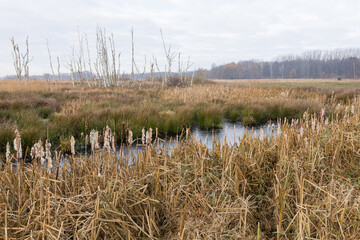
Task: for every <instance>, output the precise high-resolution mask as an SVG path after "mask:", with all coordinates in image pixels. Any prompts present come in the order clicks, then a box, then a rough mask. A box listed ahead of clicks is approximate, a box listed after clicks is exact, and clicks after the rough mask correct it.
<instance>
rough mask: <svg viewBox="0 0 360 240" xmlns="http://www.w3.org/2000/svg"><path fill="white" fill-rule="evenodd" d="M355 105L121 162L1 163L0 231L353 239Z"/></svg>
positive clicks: (106, 157)
mask: <svg viewBox="0 0 360 240" xmlns="http://www.w3.org/2000/svg"><path fill="white" fill-rule="evenodd" d="M359 110H360V103H359V101H358V100H353V101H352V102H351V103H349V105H345V106H344V105H339V106H338V107H337V109H336V110H335V112H334V114H333V115H332V116H331V117H330V118H328V117H327V116H326V115H325V112H324V111H321V112H319V113H316V114H315V115H310V114H308V113H306V114H304V115H303V116H302V117H301V118H299V119H298V120H294V121H293V122H292V124H288V122H284V123H283V124H282V125H281V126H279V131H277V132H281V133H282V134H277V133H276V134H275V135H274V137H270V138H262V137H261V136H260V134H259V135H255V134H245V135H244V137H243V138H241V139H240V140H239V141H238V142H235V143H234V144H228V143H227V142H223V143H221V142H220V141H213V143H212V148H208V147H207V146H206V145H204V144H201V143H199V141H196V139H195V138H194V137H189V138H183V140H180V144H176V145H175V146H174V147H173V148H172V149H171V153H169V151H168V149H166V148H165V149H163V151H161V150H162V149H161V148H154V146H153V145H152V143H149V144H147V145H146V147H145V150H144V151H143V152H142V153H141V154H139V155H137V157H136V158H135V159H134V160H135V161H134V162H133V163H132V164H122V161H119V159H118V158H116V157H115V156H114V155H113V154H111V153H109V154H106V153H105V154H96V153H94V154H91V155H90V156H83V157H80V158H79V159H77V160H76V161H74V160H72V159H71V158H66V157H65V158H64V156H62V155H57V156H56V157H55V156H54V157H53V160H54V161H53V164H52V166H46V165H45V166H40V165H39V164H37V162H34V164H31V165H28V166H27V167H24V168H23V171H18V172H14V169H13V166H12V163H10V162H6V161H2V162H1V168H0V182H1V185H0V216H1V217H0V237H1V238H5V239H10V238H16V239H27V238H48V239H69V238H74V239H77V238H84V239H89V238H91V239H105V238H107V239H110V238H118V239H206V238H213V239H216V238H218V239H239V238H244V239H275V238H277V239H299V238H304V239H305V238H308V239H310V238H313V239H314V238H315V239H338V238H339V237H340V238H342V239H359V237H360V235H359V232H360V231H359V229H360V217H359V204H360V197H359V196H360V185H359V183H360V170H359V169H360V165H359V163H360V155H359V153H358V149H359V148H360V132H359V126H360V115H359ZM228 131H229V132H230V129H228ZM159 150H160V151H159ZM15 156H16V154H15V153H14V154H12V157H15ZM60 160H61V161H67V164H63V165H62V166H60V165H59V164H58V163H59V162H60Z"/></svg>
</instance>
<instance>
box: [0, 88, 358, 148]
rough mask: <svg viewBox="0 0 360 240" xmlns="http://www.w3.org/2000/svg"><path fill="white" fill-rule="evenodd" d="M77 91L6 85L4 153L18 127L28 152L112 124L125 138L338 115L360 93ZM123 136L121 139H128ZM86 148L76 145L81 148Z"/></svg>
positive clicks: (0, 134)
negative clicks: (340, 106) (129, 134)
mask: <svg viewBox="0 0 360 240" xmlns="http://www.w3.org/2000/svg"><path fill="white" fill-rule="evenodd" d="M150 86H151V87H149V86H146V84H145V82H144V84H143V88H142V89H138V88H107V89H95V88H91V89H90V88H88V87H86V86H85V87H84V88H81V87H77V88H72V87H71V84H70V83H63V84H62V85H60V83H59V84H58V85H56V86H55V85H46V83H45V82H44V81H32V82H31V81H30V82H28V83H18V82H17V81H2V82H0V152H4V151H5V147H6V146H5V145H6V143H7V142H10V141H12V139H13V138H14V137H15V136H14V130H15V129H16V128H17V129H19V131H20V133H21V136H22V144H23V151H24V153H25V151H26V149H28V153H29V150H30V147H31V146H33V144H34V143H35V142H37V141H38V139H40V138H41V139H43V140H44V139H50V141H51V142H52V143H53V145H57V146H60V145H61V146H62V147H63V150H69V148H68V147H67V146H69V144H70V137H71V136H74V137H75V138H76V139H79V138H81V136H82V134H83V136H85V135H86V134H88V133H89V131H90V130H91V129H96V130H98V131H102V130H103V129H104V128H105V127H106V126H107V125H108V126H109V127H110V128H111V129H112V131H114V132H116V135H117V136H121V133H122V131H123V123H124V125H125V128H129V129H132V131H133V134H134V137H135V138H137V137H140V135H141V130H142V129H143V128H144V127H145V128H147V129H148V128H150V127H151V128H153V129H155V128H158V131H159V135H161V136H165V135H168V136H169V135H171V136H175V135H176V134H179V133H180V132H181V131H182V129H183V128H187V127H192V126H195V125H197V126H200V127H202V128H206V129H212V128H219V127H221V123H222V121H224V120H229V121H233V122H242V123H243V124H244V125H246V126H256V125H257V126H258V125H261V124H265V123H267V122H268V121H269V120H273V121H276V120H277V119H284V118H285V117H286V118H288V119H292V118H298V117H300V116H302V114H303V113H304V112H305V111H306V110H307V111H308V112H309V113H313V112H319V111H320V109H321V108H323V107H325V108H326V110H327V112H328V113H330V112H333V111H334V106H335V105H336V104H335V103H338V102H344V101H345V102H346V101H348V98H353V97H354V91H349V90H342V91H339V92H336V91H335V93H333V92H332V91H327V90H319V89H305V88H281V87H279V88H262V87H255V86H245V87H244V86H241V87H235V86H222V85H214V84H212V85H211V84H210V85H203V86H200V85H195V86H193V87H182V88H154V87H152V85H150ZM117 139H118V141H119V142H118V144H120V141H121V138H117ZM79 147H80V146H77V148H79Z"/></svg>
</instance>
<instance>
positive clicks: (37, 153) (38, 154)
mask: <svg viewBox="0 0 360 240" xmlns="http://www.w3.org/2000/svg"><path fill="white" fill-rule="evenodd" d="M47 141H48V140H47ZM49 143H50V142H49ZM49 148H50V147H49ZM49 151H50V150H49ZM30 156H31V158H32V159H34V160H35V159H40V161H41V164H44V163H45V159H44V148H43V146H42V141H41V139H39V141H38V142H37V143H35V144H34V146H33V147H32V148H31V152H30Z"/></svg>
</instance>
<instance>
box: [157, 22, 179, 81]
mask: <svg viewBox="0 0 360 240" xmlns="http://www.w3.org/2000/svg"><path fill="white" fill-rule="evenodd" d="M160 34H161V40H162V43H163V47H164V51H165V56H166V60H167V68H168V77H169V78H171V66H172V62H173V60H174V58H175V57H176V53H174V52H172V51H171V45H169V48H166V44H165V40H164V36H163V32H162V29H161V28H160ZM165 84H166V82H165Z"/></svg>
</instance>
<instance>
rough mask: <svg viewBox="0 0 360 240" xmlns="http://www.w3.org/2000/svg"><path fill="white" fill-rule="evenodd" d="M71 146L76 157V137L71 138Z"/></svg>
mask: <svg viewBox="0 0 360 240" xmlns="http://www.w3.org/2000/svg"><path fill="white" fill-rule="evenodd" d="M70 146H71V154H72V155H74V154H75V138H74V136H71V140H70Z"/></svg>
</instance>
